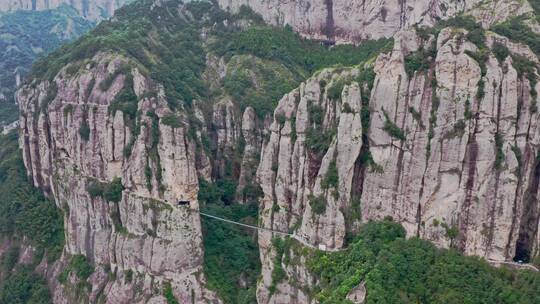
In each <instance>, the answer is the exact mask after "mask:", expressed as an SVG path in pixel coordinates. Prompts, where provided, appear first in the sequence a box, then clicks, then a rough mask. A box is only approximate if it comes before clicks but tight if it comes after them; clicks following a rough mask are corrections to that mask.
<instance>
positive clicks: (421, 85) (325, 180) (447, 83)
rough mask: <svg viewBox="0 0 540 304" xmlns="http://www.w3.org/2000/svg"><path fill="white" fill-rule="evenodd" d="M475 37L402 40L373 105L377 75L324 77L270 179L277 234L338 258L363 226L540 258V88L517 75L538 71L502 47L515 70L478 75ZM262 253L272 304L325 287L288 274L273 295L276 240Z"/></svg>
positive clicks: (299, 96) (278, 117) (274, 143)
mask: <svg viewBox="0 0 540 304" xmlns="http://www.w3.org/2000/svg"><path fill="white" fill-rule="evenodd" d="M466 34H467V32H466V31H465V30H460V29H454V28H446V29H443V30H442V31H441V32H440V33H439V35H438V38H437V40H436V41H435V40H433V39H434V38H433V37H431V38H429V39H427V40H425V41H423V40H422V39H420V38H419V37H417V36H416V35H415V33H414V32H401V33H399V34H398V35H396V36H395V45H394V49H393V51H392V52H390V53H388V54H381V55H380V56H378V58H377V60H376V61H375V62H374V64H373V67H372V68H373V72H374V77H375V78H374V80H373V83H372V89H371V91H370V90H369V88H370V85H369V84H368V85H366V84H365V83H364V82H362V81H363V79H366V77H363V75H366V73H369V71H368V70H367V69H369V67H367V66H366V67H360V68H355V69H351V70H343V69H334V70H332V69H327V70H324V71H322V72H320V73H319V74H317V75H315V76H313V77H312V78H310V79H309V80H307V81H306V82H304V83H303V84H302V85H301V86H300V87H299V88H298V89H297V90H295V91H293V92H291V93H290V94H288V95H286V96H285V97H284V98H283V99H282V100H281V101H280V103H279V106H278V107H277V108H276V110H275V112H274V118H275V119H274V123H273V124H272V126H271V129H270V131H271V135H270V138H269V140H268V142H266V143H265V144H264V146H263V149H262V157H261V163H260V165H259V169H258V172H257V176H258V179H259V182H260V183H261V187H262V189H263V191H264V198H263V203H262V205H261V206H262V208H263V210H262V212H261V222H262V223H263V224H264V225H265V227H268V228H272V229H275V230H281V231H293V232H294V233H295V234H296V235H297V236H298V237H300V238H302V239H303V240H305V241H306V242H308V243H310V244H312V245H313V246H320V245H321V244H322V245H324V247H326V248H329V249H332V248H343V247H344V246H345V245H346V240H347V239H346V235H347V233H348V232H354V230H355V227H356V226H357V224H358V223H359V222H366V221H370V220H382V219H383V218H386V217H391V218H393V219H394V220H395V221H398V222H399V223H401V224H402V225H403V226H404V227H405V229H406V231H407V235H408V236H420V237H422V238H424V239H428V240H431V241H433V242H434V243H435V244H437V245H438V246H441V247H455V248H457V249H459V250H460V251H462V252H464V253H466V254H470V255H478V256H482V257H486V258H488V259H491V260H511V259H513V258H514V257H516V256H520V255H521V254H523V252H525V251H526V252H527V253H528V254H534V252H538V246H539V236H538V218H539V213H538V204H537V203H536V201H537V200H536V197H537V195H538V180H539V178H538V172H539V171H538V167H539V164H538V155H539V139H540V132H539V129H538V126H537V123H536V121H537V119H538V117H537V116H538V113H537V110H536V102H537V101H536V98H537V96H536V94H535V91H536V90H538V89H540V88H539V87H538V85H536V87H534V88H531V83H530V82H529V80H528V79H527V77H525V76H524V75H523V74H521V75H520V74H519V72H518V71H517V70H516V68H515V67H514V64H513V60H518V59H519V58H530V59H527V60H531V61H530V62H531V63H530V64H533V62H536V61H537V58H536V56H535V55H534V54H533V53H532V52H531V51H530V50H529V49H528V48H527V47H525V46H523V45H517V44H513V43H509V42H508V40H507V39H503V38H501V37H499V36H497V35H494V34H491V33H488V35H487V44H488V45H493V44H494V42H495V41H496V42H497V43H498V44H499V45H501V44H502V45H506V47H507V48H508V49H509V51H510V55H511V56H507V57H506V58H503V61H502V62H499V61H498V59H497V58H496V57H495V56H494V55H493V54H489V55H488V56H487V57H486V59H485V61H483V60H481V61H482V62H478V61H477V60H478V58H477V57H476V56H477V55H476V54H478V53H477V52H478V46H476V45H475V44H473V43H471V42H469V41H467V39H466V38H465V37H466ZM422 50H423V51H425V50H430V51H428V52H427V53H424V56H425V57H426V58H428V59H427V60H428V61H429V62H430V64H429V66H428V67H426V68H425V69H423V70H418V69H416V70H412V73H411V70H409V71H407V70H406V66H405V64H404V62H405V60H406V57H408V56H411V54H415V52H416V54H418V52H420V51H422ZM429 56H432V58H429ZM516 56H521V57H516ZM519 60H522V59H519ZM340 81H341V86H337V84H338V83H340ZM336 88H337V89H338V92H337V93H336V91H335V90H336ZM479 90H482V92H478V91H479ZM363 99H364V100H367V102H365V103H364V105H362V100H363ZM362 108H364V110H366V109H369V113H370V114H369V115H362ZM364 113H365V112H364ZM367 119H369V120H368V121H367V123H366V122H365V121H363V120H367ZM317 121H319V122H317ZM363 135H364V136H363ZM327 138H329V139H327ZM326 139H327V140H326ZM323 142H324V143H325V146H324V147H322V148H321V147H320V145H321V143H323ZM317 145H319V146H317ZM368 152H369V153H368ZM336 176H337V178H336ZM321 204H322V206H323V207H321ZM259 245H260V247H261V258H262V261H263V265H264V266H263V280H262V281H261V282H260V284H259V293H258V296H259V301H260V302H261V303H282V300H283V299H284V298H287V299H289V300H290V301H289V302H290V303H305V301H304V300H302V299H301V297H299V296H297V297H296V298H294V299H293V298H291V297H290V295H291V294H298V293H301V292H302V291H301V290H298V289H297V288H296V287H295V286H299V285H298V282H300V286H302V285H304V286H305V285H309V284H310V283H309V282H311V281H312V279H310V276H309V275H308V274H306V273H305V268H303V267H302V265H303V264H302V263H299V265H296V264H295V265H290V266H287V265H286V264H284V265H282V267H284V268H285V269H289V268H287V267H300V268H301V269H303V270H302V271H292V270H291V271H287V274H288V275H289V279H287V280H284V281H281V282H279V284H278V285H277V288H275V291H274V290H272V291H269V290H270V289H274V287H273V286H274V285H275V284H276V282H272V277H271V273H272V271H273V268H274V267H275V265H273V263H274V261H275V259H274V257H275V248H274V246H273V245H272V236H271V235H270V234H269V233H266V232H262V233H260V234H259ZM304 266H305V265H304ZM291 269H292V268H291ZM287 281H288V282H290V281H293V282H297V284H287V283H286V282H287ZM312 284H313V282H312Z"/></svg>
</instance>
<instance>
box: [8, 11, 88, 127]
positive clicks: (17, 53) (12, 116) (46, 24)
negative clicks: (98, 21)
mask: <svg viewBox="0 0 540 304" xmlns="http://www.w3.org/2000/svg"><path fill="white" fill-rule="evenodd" d="M93 26H94V24H93V23H92V22H90V21H88V20H85V19H84V18H82V17H81V16H79V15H78V13H77V11H76V10H75V9H73V8H71V7H69V6H67V5H62V6H60V7H58V8H56V9H53V10H44V11H30V10H18V11H15V12H12V13H5V14H0V83H1V84H2V86H1V87H0V95H4V96H5V98H6V101H3V102H2V105H1V106H0V122H3V123H10V122H12V121H14V120H16V119H17V114H18V108H17V106H16V105H15V103H14V100H13V96H14V91H15V86H16V83H15V80H16V76H15V75H16V74H17V73H19V74H20V75H21V76H23V77H24V76H25V75H26V74H27V73H28V71H29V69H30V66H31V64H32V62H33V61H34V60H35V59H36V58H38V57H39V56H43V55H45V54H47V53H49V52H51V51H52V50H53V49H55V48H56V47H58V46H59V45H61V44H63V43H66V42H68V41H71V40H73V39H74V38H77V37H79V36H80V35H82V34H84V33H85V32H87V31H88V30H90V29H91V28H92V27H93ZM0 100H1V99H0Z"/></svg>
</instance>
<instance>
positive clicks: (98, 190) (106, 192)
mask: <svg viewBox="0 0 540 304" xmlns="http://www.w3.org/2000/svg"><path fill="white" fill-rule="evenodd" d="M123 190H124V186H122V179H121V178H119V177H115V178H114V179H113V180H112V181H111V182H110V183H102V182H99V181H96V180H93V181H90V183H89V184H88V186H87V187H86V191H88V194H89V195H90V197H92V198H94V197H98V196H99V197H101V198H103V199H105V200H106V201H109V202H114V203H118V202H120V201H121V200H122V191H123Z"/></svg>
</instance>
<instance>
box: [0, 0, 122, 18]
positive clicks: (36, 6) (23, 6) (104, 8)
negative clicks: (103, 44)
mask: <svg viewBox="0 0 540 304" xmlns="http://www.w3.org/2000/svg"><path fill="white" fill-rule="evenodd" d="M127 2H128V1H126V0H90V1H88V0H77V1H73V0H70V1H67V0H52V1H51V0H37V1H36V0H22V1H21V0H6V1H2V3H0V12H13V11H16V10H32V11H41V10H48V9H54V8H57V7H59V6H62V5H66V4H67V5H70V6H72V7H74V8H75V9H76V10H77V11H78V12H79V14H80V15H81V16H83V17H85V18H87V19H89V20H93V21H97V20H102V19H106V18H108V17H110V16H112V15H113V13H114V11H115V10H116V9H118V8H119V7H121V6H122V5H124V4H125V3H127Z"/></svg>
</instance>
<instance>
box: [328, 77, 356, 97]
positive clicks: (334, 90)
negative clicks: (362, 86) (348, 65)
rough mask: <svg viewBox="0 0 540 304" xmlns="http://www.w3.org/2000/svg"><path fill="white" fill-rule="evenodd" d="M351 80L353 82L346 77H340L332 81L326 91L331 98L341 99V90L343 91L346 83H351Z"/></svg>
mask: <svg viewBox="0 0 540 304" xmlns="http://www.w3.org/2000/svg"><path fill="white" fill-rule="evenodd" d="M350 82H351V80H350V79H344V78H340V79H337V80H334V81H332V83H331V84H330V87H329V88H328V90H327V91H326V94H327V96H328V98H330V99H331V100H337V99H339V98H340V97H341V92H343V88H344V87H345V86H346V85H348V84H350Z"/></svg>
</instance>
